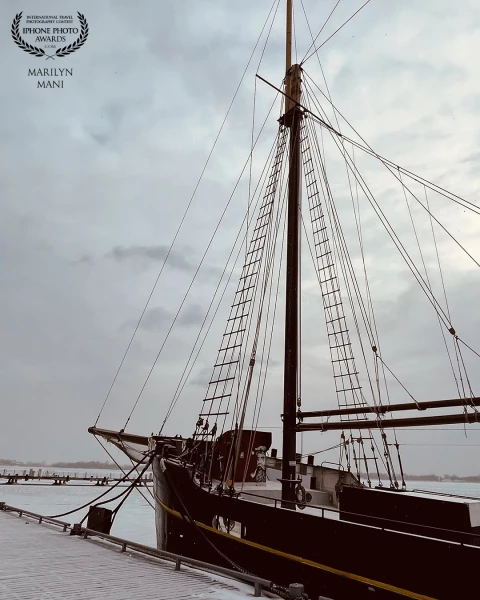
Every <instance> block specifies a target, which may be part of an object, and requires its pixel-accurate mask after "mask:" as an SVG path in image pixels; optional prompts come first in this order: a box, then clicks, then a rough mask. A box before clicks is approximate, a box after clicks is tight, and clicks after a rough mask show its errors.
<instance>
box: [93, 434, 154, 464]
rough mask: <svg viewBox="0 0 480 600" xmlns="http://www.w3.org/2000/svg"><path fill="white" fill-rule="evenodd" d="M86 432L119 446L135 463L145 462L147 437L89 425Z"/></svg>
mask: <svg viewBox="0 0 480 600" xmlns="http://www.w3.org/2000/svg"><path fill="white" fill-rule="evenodd" d="M88 432H89V433H91V434H93V435H94V436H98V437H99V438H103V439H104V440H106V441H107V442H110V443H112V444H114V445H115V446H116V447H117V448H120V450H122V452H124V453H125V454H126V455H127V456H128V458H130V459H131V460H132V461H135V462H136V463H140V462H145V460H146V454H147V452H148V439H149V438H148V437H147V436H143V435H135V434H133V433H125V432H124V431H111V430H109V429H98V428H97V427H89V428H88Z"/></svg>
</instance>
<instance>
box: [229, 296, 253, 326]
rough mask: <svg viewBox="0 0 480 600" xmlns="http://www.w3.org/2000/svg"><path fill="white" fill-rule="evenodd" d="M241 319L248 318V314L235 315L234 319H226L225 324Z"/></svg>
mask: <svg viewBox="0 0 480 600" xmlns="http://www.w3.org/2000/svg"><path fill="white" fill-rule="evenodd" d="M245 302H248V300H246V301H245ZM243 304H244V303H243ZM233 306H238V304H234V305H233ZM243 317H248V313H242V314H241V315H237V316H236V317H230V318H229V319H227V323H228V322H229V321H235V319H242V318H243Z"/></svg>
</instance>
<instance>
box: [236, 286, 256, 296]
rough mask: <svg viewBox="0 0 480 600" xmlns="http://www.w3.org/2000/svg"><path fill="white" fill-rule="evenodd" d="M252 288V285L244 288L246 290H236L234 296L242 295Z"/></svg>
mask: <svg viewBox="0 0 480 600" xmlns="http://www.w3.org/2000/svg"><path fill="white" fill-rule="evenodd" d="M254 287H255V286H254V285H249V286H248V287H246V288H243V289H241V290H238V291H236V292H235V296H236V295H237V294H243V292H246V291H247V290H251V289H252V288H254Z"/></svg>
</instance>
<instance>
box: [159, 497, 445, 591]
mask: <svg viewBox="0 0 480 600" xmlns="http://www.w3.org/2000/svg"><path fill="white" fill-rule="evenodd" d="M156 500H157V502H158V503H159V504H160V505H161V507H162V508H163V509H164V510H165V511H167V512H168V513H170V514H171V515H173V516H174V517H177V518H178V519H183V517H182V515H181V514H180V513H179V512H178V511H176V510H173V509H172V508H169V507H168V506H166V505H165V504H164V503H163V502H161V501H160V500H159V499H158V498H157V497H156ZM185 518H186V519H187V520H189V519H188V517H185ZM194 522H195V524H196V525H198V527H201V528H202V529H206V530H207V531H211V532H212V533H216V534H217V535H222V536H224V537H227V538H228V539H230V540H233V541H235V542H239V543H241V544H246V545H247V546H251V547H253V548H258V549H259V550H263V551H265V552H269V553H270V554H276V555H277V556H281V557H282V558H288V559H289V560H293V561H295V562H298V563H301V564H303V565H308V566H309V567H314V568H315V569H320V570H322V571H327V572H328V573H333V574H335V575H340V576H341V577H345V578H347V579H353V580H354V581H359V582H361V583H365V584H366V585H371V586H373V587H377V588H380V589H382V590H386V591H388V592H393V593H395V594H399V595H400V596H404V597H405V598H415V600H435V598H432V597H431V596H424V595H423V594H417V593H416V592H411V591H409V590H404V589H403V588H399V587H396V586H394V585H389V584H388V583H382V582H381V581H375V580H374V579H368V577H362V576H361V575H355V574H354V573H349V572H348V571H341V570H340V569H334V568H333V567H329V566H327V565H322V564H320V563H317V562H314V561H313V560H308V559H307V558H302V557H301V556H296V555H295V554H289V553H288V552H282V551H281V550H275V549H274V548H270V547H269V546H264V545H263V544H257V543H256V542H251V541H249V540H245V539H243V538H237V537H234V536H232V535H230V534H228V533H225V532H224V531H219V530H218V529H215V528H214V527H210V526H209V525H205V523H201V522H200V521H194Z"/></svg>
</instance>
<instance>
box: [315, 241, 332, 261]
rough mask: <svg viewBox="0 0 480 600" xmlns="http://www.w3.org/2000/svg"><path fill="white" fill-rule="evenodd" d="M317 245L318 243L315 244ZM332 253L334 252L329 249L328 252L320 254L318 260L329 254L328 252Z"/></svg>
mask: <svg viewBox="0 0 480 600" xmlns="http://www.w3.org/2000/svg"><path fill="white" fill-rule="evenodd" d="M315 245H317V244H315ZM331 253H332V251H331V250H329V251H328V252H324V253H323V254H319V255H318V256H317V260H318V259H319V258H323V257H324V256H327V254H331Z"/></svg>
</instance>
